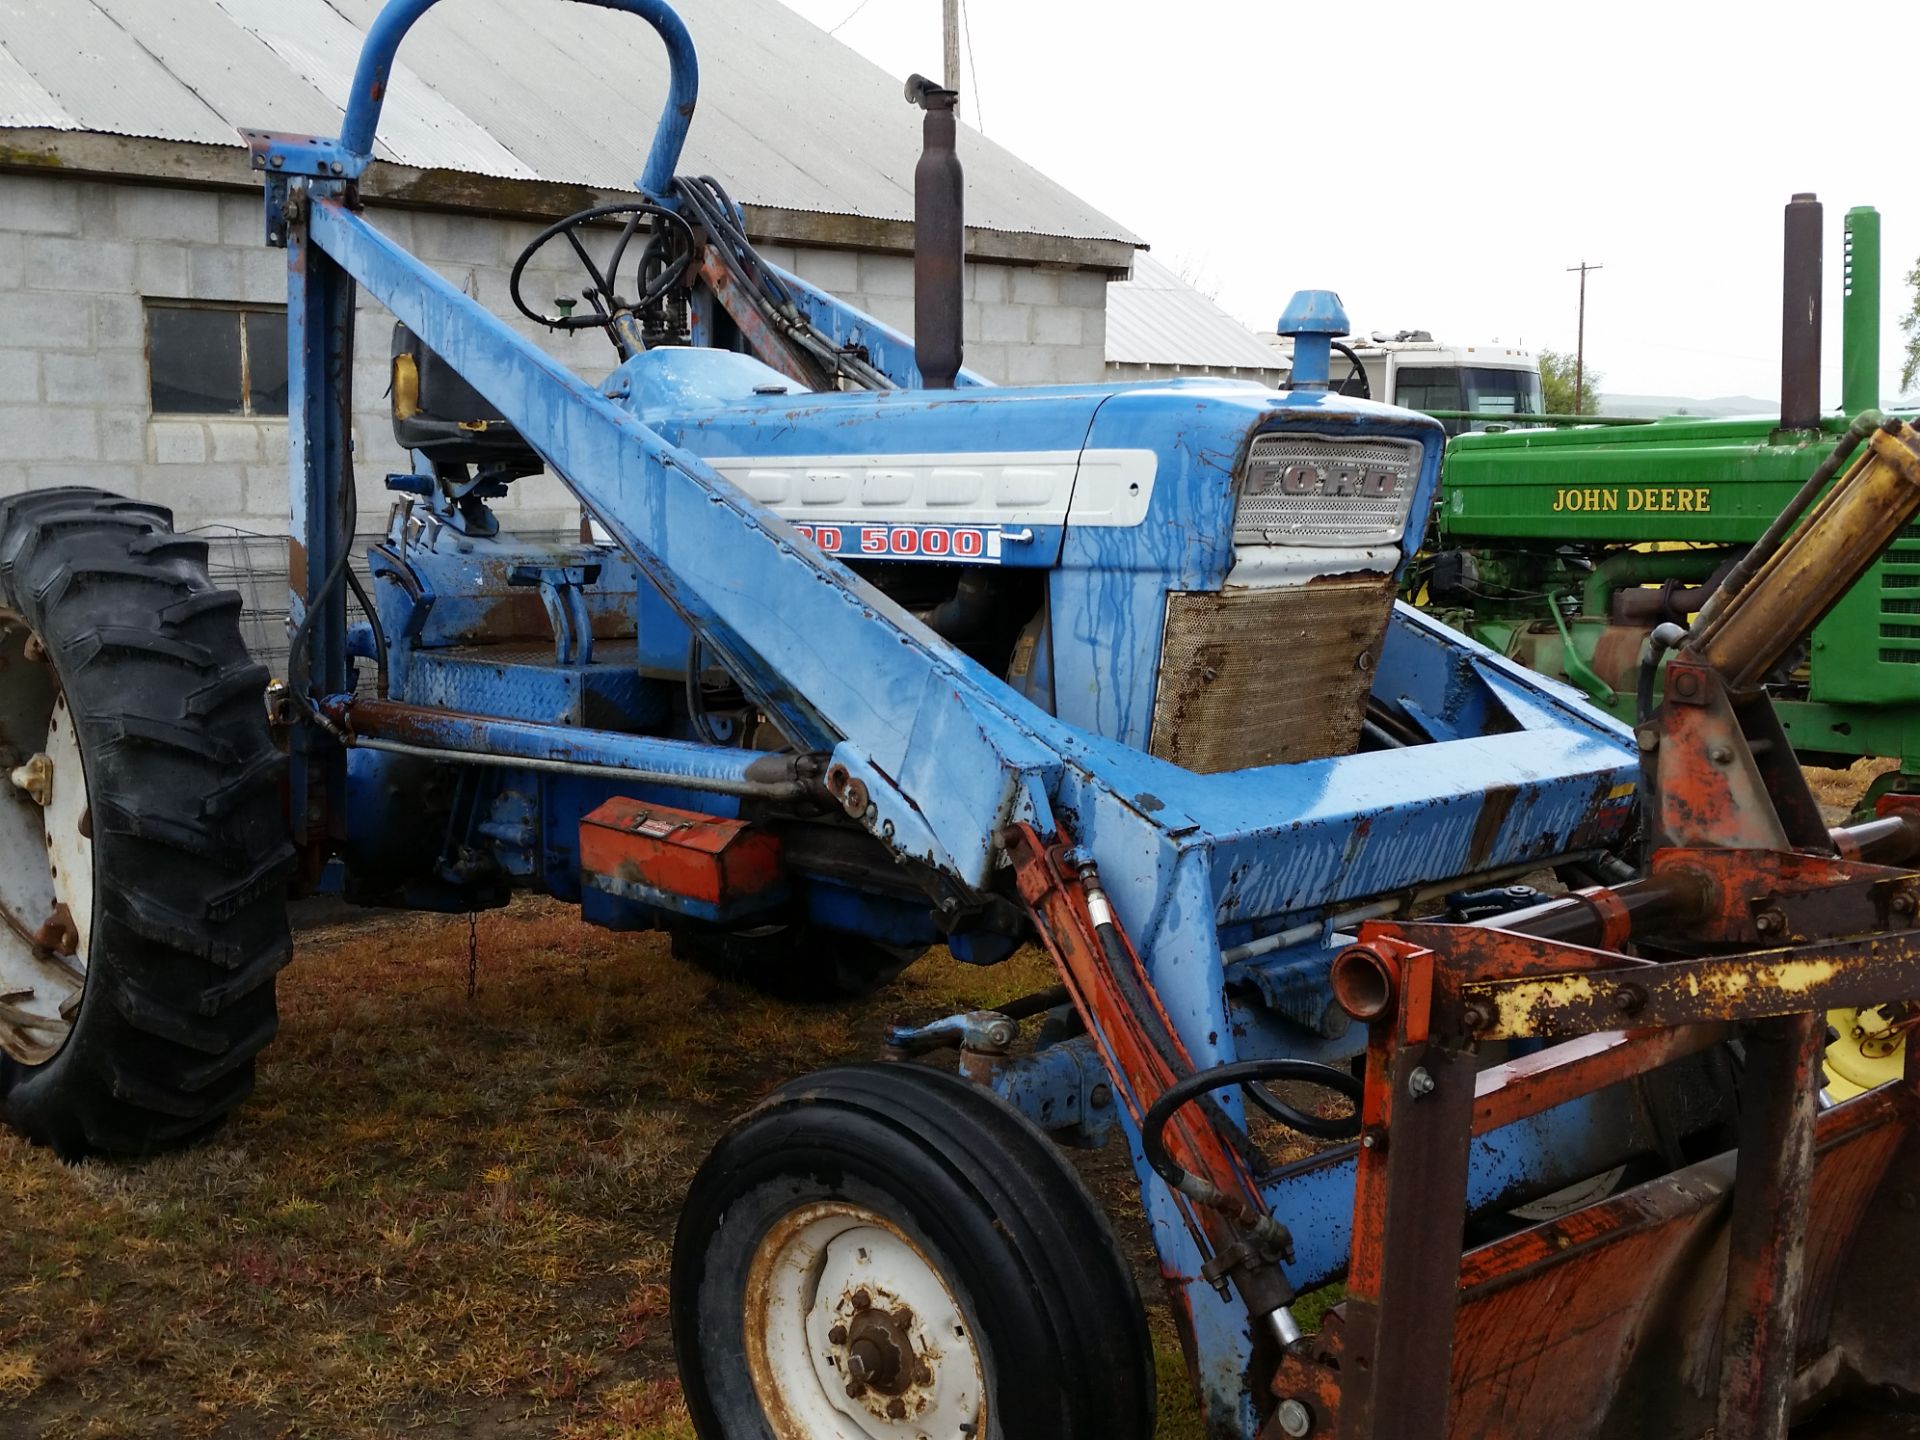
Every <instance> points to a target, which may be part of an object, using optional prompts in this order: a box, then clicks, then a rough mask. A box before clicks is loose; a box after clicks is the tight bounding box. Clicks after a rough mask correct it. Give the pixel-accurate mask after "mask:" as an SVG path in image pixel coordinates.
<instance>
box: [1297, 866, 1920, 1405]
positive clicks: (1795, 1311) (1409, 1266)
mask: <svg viewBox="0 0 1920 1440" xmlns="http://www.w3.org/2000/svg"><path fill="white" fill-rule="evenodd" d="M1687 858H1688V859H1689V860H1702V861H1703V862H1704V863H1705V864H1706V866H1707V867H1708V868H1709V869H1711V870H1714V871H1715V874H1716V876H1718V877H1721V878H1725V877H1728V876H1734V875H1745V876H1757V877H1761V878H1766V879H1774V880H1779V879H1782V878H1787V879H1793V878H1798V879H1801V880H1804V881H1805V882H1806V884H1807V886H1808V888H1809V890H1810V892H1812V893H1817V892H1818V888H1819V883H1820V882H1821V881H1823V880H1824V881H1835V882H1837V883H1838V884H1839V885H1840V886H1841V887H1842V888H1845V887H1847V886H1850V885H1851V886H1855V887H1858V886H1860V885H1867V886H1873V887H1878V888H1877V889H1876V890H1874V891H1873V893H1874V894H1877V895H1878V896H1879V897H1880V905H1881V909H1880V913H1882V914H1885V913H1886V911H1885V900H1886V898H1887V896H1888V894H1889V887H1890V886H1895V885H1898V886H1904V885H1905V883H1906V882H1907V881H1908V880H1910V879H1911V877H1910V876H1907V875H1905V874H1904V873H1903V872H1889V873H1888V874H1887V875H1878V874H1865V873H1860V872H1864V871H1871V870H1874V869H1875V868H1876V867H1862V866H1858V865H1850V864H1848V863H1847V862H1839V861H1822V860H1818V859H1817V858H1815V857H1805V856H1797V855H1792V854H1766V853H1753V852H1749V853H1746V854H1743V855H1740V856H1739V860H1740V862H1741V863H1740V864H1739V865H1738V866H1732V865H1719V864H1718V861H1719V860H1720V858H1721V857H1719V856H1717V855H1716V854H1715V852H1701V853H1700V854H1697V855H1689V856H1688V857H1687ZM1823 867H1826V868H1823ZM1863 893H1864V892H1863ZM1894 893H1904V891H1895V892H1894ZM1858 903H1860V901H1859V896H1856V897H1855V904H1856V905H1857V904H1858ZM1729 913H1730V914H1731V915H1732V916H1734V917H1735V918H1741V915H1742V912H1741V911H1740V910H1739V909H1738V908H1737V907H1736V908H1733V909H1732V910H1730V912H1729ZM1721 919H1722V915H1721V907H1719V906H1717V905H1716V906H1714V907H1711V908H1710V910H1709V912H1708V914H1707V916H1706V919H1705V924H1706V925H1707V926H1708V928H1712V927H1713V926H1714V925H1715V924H1717V923H1719V922H1720V921H1721ZM1333 983H1334V990H1335V994H1336V996H1338V997H1340V999H1341V1001H1342V1003H1343V1004H1344V1005H1345V1006H1346V1008H1347V1009H1348V1010H1349V1012H1351V1013H1355V1014H1356V1015H1358V1016H1359V1017H1360V1018H1365V1019H1367V1020H1368V1022H1369V1024H1370V1027H1371V1028H1370V1031H1369V1045H1368V1054H1367V1080H1366V1098H1365V1102H1364V1108H1363V1112H1362V1113H1363V1130H1362V1140H1361V1144H1360V1148H1359V1155H1358V1160H1357V1171H1356V1183H1355V1192H1354V1229H1353V1236H1354V1240H1353V1261H1352V1268H1351V1270H1350V1273H1349V1278H1348V1299H1347V1301H1346V1303H1345V1305H1344V1307H1343V1313H1342V1314H1341V1316H1340V1317H1339V1319H1338V1320H1337V1321H1336V1322H1335V1323H1334V1324H1333V1325H1331V1326H1330V1327H1328V1329H1327V1330H1326V1331H1325V1332H1324V1333H1323V1334H1322V1336H1320V1337H1318V1338H1317V1339H1316V1340H1315V1341H1314V1342H1313V1343H1312V1346H1311V1347H1310V1348H1306V1349H1304V1350H1298V1351H1295V1352H1293V1353H1289V1354H1288V1355H1286V1356H1285V1357H1283V1359H1282V1361H1281V1364H1280V1366H1279V1368H1278V1370H1277V1372H1276V1375H1275V1378H1274V1382H1273V1385H1274V1394H1275V1395H1276V1397H1278V1398H1279V1399H1280V1400H1282V1401H1283V1402H1290V1403H1291V1405H1292V1406H1293V1407H1295V1408H1294V1409H1293V1410H1292V1411H1291V1414H1292V1415H1293V1416H1295V1417H1297V1416H1299V1415H1300V1414H1303V1413H1304V1414H1306V1415H1307V1416H1309V1417H1310V1419H1311V1420H1312V1422H1313V1425H1314V1428H1313V1429H1312V1431H1311V1433H1313V1434H1325V1433H1337V1434H1338V1435H1339V1436H1341V1437H1342V1440H1384V1437H1387V1436H1392V1437H1393V1440H1440V1437H1442V1436H1444V1435H1447V1434H1449V1433H1450V1431H1449V1426H1450V1425H1451V1424H1453V1423H1454V1421H1455V1420H1456V1419H1457V1418H1458V1417H1456V1416H1454V1414H1453V1412H1454V1408H1455V1407H1457V1406H1458V1405H1460V1404H1461V1403H1462V1402H1461V1399H1460V1388H1459V1387H1460V1382H1461V1379H1462V1377H1461V1375H1460V1373H1459V1371H1458V1369H1457V1366H1456V1363H1455V1362H1456V1357H1455V1355H1454V1345H1455V1342H1456V1337H1457V1335H1458V1334H1459V1333H1461V1332H1460V1331H1459V1329H1458V1326H1459V1324H1460V1322H1461V1307H1462V1305H1463V1303H1464V1300H1465V1297H1468V1296H1471V1295H1474V1294H1476V1293H1477V1290H1486V1289H1488V1288H1489V1287H1492V1288H1498V1287H1501V1286H1507V1285H1514V1284H1521V1283H1525V1282H1526V1281H1527V1280H1528V1279H1529V1278H1530V1277H1532V1276H1534V1275H1536V1274H1538V1273H1540V1272H1543V1271H1544V1270H1545V1269H1547V1268H1550V1267H1553V1266H1557V1265H1560V1264H1571V1263H1575V1259H1576V1257H1584V1256H1588V1255H1589V1254H1590V1253H1592V1252H1595V1251H1596V1248H1597V1247H1605V1246H1609V1245H1618V1246H1620V1247H1622V1249H1621V1253H1622V1254H1624V1253H1625V1251H1626V1249H1627V1248H1628V1247H1630V1246H1631V1245H1641V1244H1650V1243H1652V1242H1651V1241H1647V1240H1644V1239H1642V1238H1636V1237H1646V1236H1649V1235H1651V1234H1653V1233H1655V1232H1662V1233H1664V1232H1665V1231H1666V1230H1667V1229H1670V1228H1671V1227H1672V1226H1674V1225H1692V1224H1694V1223H1695V1222H1694V1221H1693V1220H1692V1219H1689V1218H1688V1217H1690V1216H1693V1215H1695V1214H1696V1213H1698V1212H1700V1211H1702V1209H1703V1207H1704V1206H1705V1204H1706V1198H1703V1196H1704V1195H1705V1192H1698V1191H1696V1189H1694V1188H1689V1183H1688V1182H1685V1181H1684V1180H1683V1179H1682V1178H1681V1177H1677V1176H1676V1177H1669V1179H1668V1180H1667V1181H1664V1182H1661V1185H1660V1186H1656V1187H1654V1188H1653V1189H1651V1190H1647V1189H1646V1188H1645V1187H1642V1191H1644V1193H1642V1191H1635V1192H1630V1195H1629V1196H1628V1197H1616V1198H1617V1201H1618V1203H1615V1202H1606V1203H1605V1204H1602V1205H1600V1206H1590V1207H1588V1208H1587V1209H1585V1210H1582V1211H1579V1212H1576V1215H1575V1216H1574V1217H1570V1218H1571V1220H1572V1221H1573V1222H1574V1223H1571V1224H1568V1223H1559V1224H1557V1227H1556V1228H1555V1234H1556V1236H1557V1239H1556V1240H1555V1243H1554V1245H1553V1246H1552V1247H1551V1248H1550V1249H1548V1250H1542V1249H1541V1248H1540V1243H1539V1240H1538V1238H1536V1239H1534V1240H1532V1241H1529V1242H1526V1243H1512V1242H1497V1243H1496V1244H1495V1245H1493V1246H1488V1247H1482V1249H1480V1250H1477V1251H1473V1252H1469V1253H1468V1254H1467V1255H1466V1256H1465V1257H1464V1260H1463V1258H1462V1257H1461V1253H1460V1248H1459V1242H1460V1236H1461V1227H1462V1226H1463V1224H1464V1221H1465V1198H1466V1157H1467V1147H1468V1144H1469V1141H1470V1138H1471V1137H1472V1136H1473V1135H1475V1134H1480V1133H1484V1132H1485V1131H1487V1130H1490V1129H1494V1128H1497V1127H1499V1126H1501V1125H1506V1124H1510V1123H1513V1122H1514V1121H1515V1120H1518V1119H1522V1118H1525V1117H1526V1116H1528V1115H1531V1114H1536V1113H1539V1112H1540V1111H1542V1110H1545V1109H1547V1108H1550V1107H1551V1106H1553V1105H1556V1104H1558V1103H1561V1102H1563V1101H1565V1100H1567V1099H1569V1098H1571V1097H1573V1096H1576V1095H1580V1094H1584V1093H1588V1092H1590V1091H1592V1090H1595V1089H1599V1088H1603V1087H1605V1086H1607V1085H1611V1084H1617V1083H1620V1082H1622V1081H1625V1080H1630V1079H1633V1078H1635V1077H1637V1076H1640V1075H1644V1074H1646V1073H1648V1072H1649V1071H1652V1070H1654V1069H1657V1068H1659V1067H1660V1066H1662V1065H1665V1064H1668V1063H1670V1062H1672V1061H1674V1060H1677V1059H1680V1058H1683V1057H1684V1056H1686V1055H1688V1054H1691V1053H1694V1052H1697V1051H1699V1050H1703V1049H1705V1048H1707V1047H1708V1046H1710V1045H1712V1044H1714V1043H1716V1042H1718V1041H1719V1040H1721V1039H1724V1038H1726V1037H1727V1036H1728V1035H1729V1034H1730V1033H1734V1031H1735V1030H1736V1029H1737V1030H1738V1033H1739V1034H1740V1035H1741V1037H1742V1039H1743V1040H1744V1042H1745V1053H1746V1056H1747V1060H1746V1065H1745V1071H1744V1074H1743V1077H1742V1080H1741V1112H1740V1125H1739V1135H1738V1143H1737V1146H1736V1149H1735V1151H1734V1175H1733V1177H1732V1179H1733V1185H1732V1190H1733V1201H1732V1214H1731V1220H1730V1237H1731V1239H1730V1245H1731V1250H1730V1260H1729V1264H1728V1273H1727V1280H1726V1290H1725V1300H1724V1321H1723V1340H1722V1344H1721V1348H1720V1358H1719V1370H1718V1374H1719V1384H1718V1391H1717V1414H1718V1416H1719V1426H1720V1430H1719V1433H1721V1434H1729V1435H1741V1436H1752V1437H1783V1436H1784V1435H1785V1433H1786V1423H1787V1413H1788V1401H1789V1398H1790V1392H1791V1386H1792V1381H1793V1375H1794V1365H1793V1358H1794V1348H1793V1347H1794V1343H1795V1337H1796V1333H1797V1326H1798V1324H1799V1323H1800V1320H1801V1317H1802V1315H1803V1313H1804V1312H1805V1310H1806V1308H1807V1305H1806V1297H1805V1295H1804V1293H1803V1292H1804V1290H1805V1286H1806V1265H1805V1264H1804V1258H1805V1255H1806V1251H1807V1246H1808V1217H1809V1196H1810V1195H1811V1193H1812V1191H1813V1188H1814V1185H1813V1181H1814V1173H1815V1158H1816V1148H1817V1136H1818V1134H1819V1133H1820V1130H1821V1129H1826V1130H1829V1131H1832V1132H1834V1133H1835V1134H1838V1135H1844V1134H1846V1133H1849V1131H1851V1133H1856V1134H1857V1133H1860V1132H1861V1131H1862V1130H1863V1129H1870V1128H1873V1127H1874V1126H1887V1125H1899V1126H1905V1125H1907V1124H1909V1123H1911V1121H1912V1119H1913V1118H1914V1117H1915V1116H1916V1115H1920V1090H1917V1089H1916V1068H1917V1067H1916V1065H1915V1064H1914V1062H1913V1061H1912V1060H1911V1059H1910V1062H1909V1072H1908V1078H1907V1080H1906V1081H1905V1082H1904V1083H1896V1084H1895V1085H1891V1086H1888V1087H1883V1089H1882V1090H1881V1091H1875V1092H1871V1093H1870V1094H1869V1095H1867V1096H1863V1097H1861V1099H1860V1100H1857V1101H1854V1102H1850V1104H1849V1105H1847V1106H1844V1107H1841V1108H1840V1109H1839V1110H1836V1111H1833V1112H1829V1114H1828V1115H1827V1116H1825V1117H1818V1124H1817V1117H1816V1112H1815V1094H1816V1091H1817V1089H1818V1078H1817V1077H1818V1074H1819V1065H1820V1054H1821V1050H1822V1047H1823V1043H1824V1034H1825V1031H1824V1014H1825V1011H1826V1010H1828V1009H1830V1008H1837V1007H1839V1006H1843V1005H1847V1004H1858V1003H1871V1002H1872V1001H1874V1000H1884V999H1885V998H1886V997H1887V996H1888V995H1894V994H1905V995H1920V934H1915V933H1912V932H1901V933H1895V934H1892V935H1879V936H1868V937H1865V938H1856V939H1848V940H1838V941H1828V942H1824V943H1815V944H1806V945H1800V946H1795V947H1790V948H1787V949H1782V950H1777V951H1767V952H1761V953H1759V954H1743V955H1734V956H1708V957H1703V958H1697V959H1686V960H1672V961H1667V962H1663V963H1659V964H1654V963H1650V962H1648V961H1646V960H1643V959H1640V958H1637V957H1633V956H1627V955H1621V954H1618V953H1615V952H1609V951H1603V950H1596V949H1590V948H1587V947H1582V946H1576V945H1569V944H1566V943H1564V942H1562V941H1558V940H1553V939H1548V938H1544V937H1539V936H1532V935H1524V934H1518V933H1514V932H1506V931H1498V930H1490V929H1484V928H1482V929H1475V928H1471V927H1462V926H1441V925H1419V924H1392V923H1385V922H1373V923H1370V924H1368V925H1366V926H1364V927H1362V930H1361V934H1360V943H1359V944H1357V945H1355V946H1354V947H1352V948H1351V949H1349V950H1348V951H1347V952H1345V953H1344V954H1343V955H1342V956H1341V957H1340V958H1339V960H1338V961H1337V962H1336V964H1335V969H1334V979H1333ZM1623 994H1624V996H1625V1000H1624V1001H1623V999H1622V996H1623ZM1628 1010H1630V1011H1631V1013H1632V1017H1633V1020H1634V1023H1635V1025H1636V1026H1637V1027H1638V1028H1636V1029H1635V1030H1634V1031H1632V1032H1623V1031H1620V1030H1619V1029H1618V1028H1617V1027H1618V1026H1619V1024H1620V1022H1621V1019H1622V1014H1623V1011H1628ZM1537 1036H1575V1037H1577V1038H1574V1039H1571V1040H1565V1041H1563V1042H1562V1043H1560V1044H1557V1045H1555V1046H1553V1047H1551V1048H1549V1049H1547V1050H1544V1051H1541V1052H1538V1053H1536V1054H1533V1055H1529V1056H1525V1057H1522V1058H1520V1059H1517V1060H1514V1061H1510V1062H1508V1063H1507V1064H1505V1065H1503V1066H1499V1067H1494V1068H1492V1069H1489V1070H1487V1071H1485V1072H1482V1073H1481V1074H1480V1075H1479V1076H1478V1077H1477V1078H1476V1076H1475V1074H1474V1066H1473V1062H1472V1058H1471V1050H1470V1048H1469V1046H1470V1042H1472V1041H1475V1040H1484V1039H1493V1038H1501V1039H1507V1038H1523V1037H1537ZM1890 1154H1891V1151H1890V1149H1885V1150H1884V1153H1881V1152H1874V1154H1873V1155H1870V1156H1868V1157H1867V1159H1868V1160H1869V1161H1872V1160H1875V1159H1877V1160H1878V1161H1880V1162H1881V1163H1884V1160H1885V1158H1886V1156H1889V1155H1890ZM1863 1163H1864V1162H1863ZM1876 1173H1877V1172H1876ZM1662 1187H1664V1188H1662ZM1709 1188H1710V1189H1711V1187H1709ZM1713 1193H1716V1194H1718V1193H1721V1192H1720V1191H1717V1190H1716V1191H1714V1192H1713ZM1529 1233H1532V1232H1529ZM1579 1263H1581V1264H1586V1263H1588V1262H1587V1261H1586V1260H1585V1259H1581V1260H1580V1262H1579ZM1463 1267H1464V1268H1463ZM1635 1284H1636V1285H1639V1284H1641V1278H1639V1277H1636V1280H1635ZM1641 1303H1644V1302H1643V1301H1634V1300H1632V1298H1631V1297H1613V1298H1612V1299H1609V1300H1608V1301H1607V1302H1606V1306H1605V1307H1603V1308H1604V1309H1605V1318H1606V1323H1607V1324H1609V1325H1615V1326H1620V1327H1625V1326H1627V1325H1628V1324H1629V1323H1630V1322H1631V1321H1632V1319H1633V1316H1634V1315H1635V1314H1637V1313H1638V1312H1637V1310H1636V1309H1635V1306H1636V1305H1637V1304H1641ZM1611 1363H1612V1362H1611V1360H1610V1361H1609V1364H1611ZM1616 1378H1617V1376H1616ZM1600 1400H1601V1397H1589V1402H1590V1403H1594V1402H1597V1401H1600ZM1270 1430H1271V1427H1270ZM1271 1433H1273V1434H1279V1433H1283V1432H1281V1431H1278V1430H1272V1432H1271Z"/></svg>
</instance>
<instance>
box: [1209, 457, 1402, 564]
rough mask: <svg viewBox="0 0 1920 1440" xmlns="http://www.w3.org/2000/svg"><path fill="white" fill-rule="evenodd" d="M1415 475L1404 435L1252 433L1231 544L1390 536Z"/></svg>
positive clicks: (1395, 534)
mask: <svg viewBox="0 0 1920 1440" xmlns="http://www.w3.org/2000/svg"><path fill="white" fill-rule="evenodd" d="M1419 479H1420V447H1419V446H1418V445H1417V444H1415V443H1414V442H1413V441H1411V440H1346V439H1331V438H1328V437H1326V436H1323V435H1302V434H1298V433H1295V432H1293V431H1286V430H1283V431H1278V432H1276V433H1273V434H1269V435H1261V436H1257V437H1256V438H1255V439H1254V442H1253V446H1252V448H1251V450H1250V451H1249V452H1248V455H1247V466H1246V469H1245V470H1244V471H1242V472H1241V476H1240V508H1239V509H1238V511H1237V512H1236V513H1235V515H1234V522H1233V541H1234V544H1236V545H1393V544H1397V543H1398V542H1399V539H1400V536H1401V534H1402V532H1403V531H1405V529H1406V528H1407V510H1408V508H1409V507H1410V506H1411V505H1412V504H1413V491H1414V486H1415V485H1416V484H1418V482H1419Z"/></svg>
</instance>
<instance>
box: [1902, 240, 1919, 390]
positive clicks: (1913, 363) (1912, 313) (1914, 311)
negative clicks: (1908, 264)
mask: <svg viewBox="0 0 1920 1440" xmlns="http://www.w3.org/2000/svg"><path fill="white" fill-rule="evenodd" d="M1907 284H1908V285H1910V286H1911V287H1912V288H1913V303H1912V304H1911V305H1909V306H1908V307H1907V313H1906V314H1905V315H1903V316H1901V317H1900V328H1901V330H1903V331H1904V332H1906V337H1907V356H1906V359H1904V360H1903V361H1901V362H1900V393H1901V394H1902V395H1904V394H1906V393H1907V391H1909V390H1911V389H1912V388H1913V380H1914V377H1915V376H1916V375H1920V262H1916V263H1915V264H1914V267H1913V269H1911V270H1909V271H1908V272H1907Z"/></svg>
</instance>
